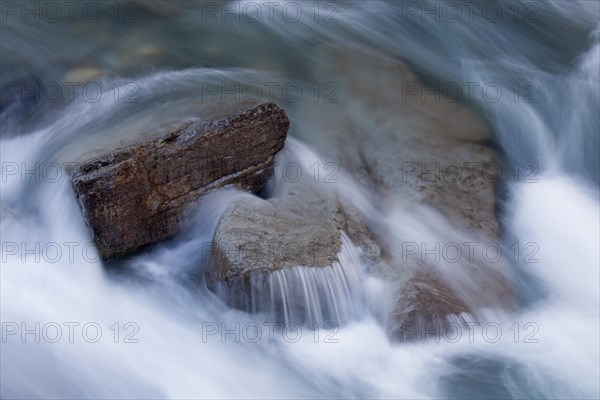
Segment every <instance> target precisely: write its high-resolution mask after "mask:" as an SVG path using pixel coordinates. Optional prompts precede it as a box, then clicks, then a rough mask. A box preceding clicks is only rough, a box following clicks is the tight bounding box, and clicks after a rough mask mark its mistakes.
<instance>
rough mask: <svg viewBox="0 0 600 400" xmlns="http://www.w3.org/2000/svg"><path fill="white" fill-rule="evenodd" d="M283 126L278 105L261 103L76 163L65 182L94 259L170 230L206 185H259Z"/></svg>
mask: <svg viewBox="0 0 600 400" xmlns="http://www.w3.org/2000/svg"><path fill="white" fill-rule="evenodd" d="M288 127H289V120H288V118H287V116H286V114H285V112H284V111H283V110H282V109H281V108H279V107H277V106H276V105H274V104H272V103H265V104H260V105H255V106H253V107H250V108H245V109H242V110H239V111H238V112H237V113H234V114H231V115H229V116H228V117H224V118H221V119H218V120H214V121H205V120H204V121H200V120H193V121H187V122H185V123H183V124H181V126H180V127H178V128H177V129H174V130H172V131H170V132H169V133H167V134H165V135H162V136H160V137H159V138H156V139H152V140H149V141H146V142H143V143H138V144H134V145H130V146H127V147H124V148H121V149H118V150H114V151H112V152H109V153H107V154H105V155H103V156H100V157H96V158H94V159H91V160H87V161H86V162H84V163H83V164H81V166H80V167H79V168H78V169H77V170H76V171H75V173H74V175H73V177H72V185H73V189H74V191H75V195H76V196H77V198H78V200H79V203H80V205H81V207H82V209H83V212H84V215H85V218H86V220H87V223H88V225H89V227H90V228H91V231H92V233H93V240H94V242H95V244H96V246H97V248H98V251H99V253H100V256H101V257H102V259H105V260H106V259H110V258H113V257H117V256H121V255H124V254H127V253H130V252H133V251H135V250H137V249H140V248H142V247H144V246H147V245H150V244H153V243H157V242H159V241H161V240H164V239H167V238H169V237H172V236H173V235H175V234H176V233H177V232H178V231H179V230H180V229H181V227H182V225H183V223H184V220H185V211H186V209H187V208H188V207H189V206H190V205H192V204H193V203H194V202H196V201H197V200H198V199H199V198H200V197H201V196H203V195H204V194H206V193H208V192H210V191H211V190H214V189H218V188H222V187H226V186H232V187H237V188H241V189H245V190H249V191H253V192H256V191H258V190H260V189H261V188H262V187H263V186H264V185H265V183H266V181H267V179H268V178H269V177H270V176H271V174H272V168H273V157H274V155H275V154H276V153H277V152H278V151H279V150H280V149H281V148H282V147H283V144H284V141H285V138H286V135H287V130H288Z"/></svg>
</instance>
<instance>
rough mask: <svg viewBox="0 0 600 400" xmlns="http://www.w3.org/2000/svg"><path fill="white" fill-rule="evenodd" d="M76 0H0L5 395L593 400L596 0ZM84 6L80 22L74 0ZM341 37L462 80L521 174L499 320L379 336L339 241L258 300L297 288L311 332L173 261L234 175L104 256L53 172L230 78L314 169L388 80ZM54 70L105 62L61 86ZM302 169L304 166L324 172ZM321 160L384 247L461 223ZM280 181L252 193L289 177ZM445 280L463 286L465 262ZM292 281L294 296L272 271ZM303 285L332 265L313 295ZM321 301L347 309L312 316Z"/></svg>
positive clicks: (379, 300) (367, 130) (188, 258)
mask: <svg viewBox="0 0 600 400" xmlns="http://www.w3.org/2000/svg"><path fill="white" fill-rule="evenodd" d="M75 3H77V5H78V7H80V8H77V9H76V12H75V13H74V17H73V18H72V19H70V18H68V17H67V13H66V10H65V9H63V16H62V17H61V18H58V19H56V18H55V14H52V10H50V9H43V6H42V4H44V3H42V2H29V3H27V4H25V3H12V2H3V3H2V16H1V18H2V20H1V23H2V27H1V37H0V49H1V52H2V57H1V61H0V67H1V71H0V77H1V80H2V90H3V93H2V103H0V106H1V107H2V108H1V114H0V122H1V124H2V125H1V133H2V137H1V142H0V143H1V153H0V154H1V157H2V190H1V193H0V200H1V204H2V208H1V213H2V214H1V222H0V232H1V235H2V268H1V271H0V272H1V275H0V278H1V287H0V288H1V310H0V311H1V319H2V324H3V325H2V335H3V337H2V343H1V345H2V348H1V349H2V352H1V375H0V378H1V393H0V395H1V396H2V397H3V398H165V397H169V398H198V397H202V398H218V397H220V398H238V397H242V398H255V397H261V398H263V397H264V398H328V397H332V398H333V397H335V398H361V397H369V398H449V397H450V398H598V397H599V396H600V390H599V386H598V382H599V381H600V374H599V363H600V359H599V352H600V347H599V343H598V337H599V335H600V332H599V325H600V317H599V308H598V307H599V302H600V295H599V292H600V291H599V281H600V276H599V265H600V254H599V242H600V237H599V230H600V228H599V221H600V215H599V199H598V182H599V180H600V174H599V170H598V168H599V158H598V150H599V129H600V118H599V113H598V109H599V104H600V99H599V79H600V78H599V70H600V63H599V61H600V60H599V58H600V54H599V52H600V42H599V41H600V27H599V25H598V19H599V16H600V14H599V3H598V2H596V1H584V0H582V1H568V2H567V1H560V0H550V1H547V2H519V3H517V2H510V1H502V2H479V3H478V2H474V3H477V6H476V8H474V9H472V10H471V9H470V8H469V7H470V6H468V5H466V4H463V3H459V4H460V8H461V10H462V14H461V16H460V17H457V14H456V4H457V3H453V4H455V6H450V5H449V4H450V3H443V2H400V1H397V2H396V1H394V2H380V1H357V2H352V1H347V2H338V3H312V2H292V1H285V2H283V1H282V2H274V3H275V5H271V6H269V5H268V4H267V3H261V2H251V1H239V2H226V3H216V2H178V3H174V4H176V5H177V8H178V9H179V13H177V14H174V15H170V12H169V7H168V6H164V4H163V7H162V8H160V7H159V10H158V11H153V10H151V9H148V8H147V7H140V6H139V4H138V3H111V7H112V8H108V6H107V5H106V3H94V2H88V3H84V2H75ZM472 3H473V2H472ZM36 4H37V7H40V8H39V9H37V11H35V10H36V9H35V7H36ZM56 4H58V3H56ZM86 4H92V6H89V7H87V8H85V6H86ZM98 4H103V5H102V7H105V9H104V11H105V14H104V15H103V16H102V18H100V19H99V20H97V18H96V17H95V16H90V15H95V14H81V12H80V11H79V12H78V11H77V10H81V9H85V10H87V11H86V12H88V13H92V12H93V11H94V10H95V8H94V7H97V5H98ZM158 4H160V3H158ZM490 4H491V5H492V6H493V7H491V6H490ZM94 5H96V6H94ZM24 7H30V8H31V9H33V10H34V12H33V14H31V13H30V14H27V13H23V9H24ZM165 7H166V8H165ZM269 7H272V9H271V10H272V11H273V12H272V14H269V10H270V8H269ZM285 7H287V8H285ZM436 7H437V8H436ZM452 7H454V8H452ZM284 8H285V10H286V13H285V14H284V12H283V10H284ZM44 10H45V11H44ZM257 10H258V11H257ZM427 10H434V11H429V12H427ZM469 10H471V11H472V12H470V11H469ZM483 10H485V12H484V11H483ZM498 10H500V11H498ZM257 12H261V13H262V14H260V15H262V17H260V18H259V17H257V15H258V14H256V13H257ZM498 12H500V14H498ZM36 13H38V14H40V13H42V14H41V15H42V17H41V18H40V20H35V19H34V18H35V15H36ZM44 13H45V14H44ZM115 13H117V14H115ZM157 13H158V14H161V13H162V14H166V15H158V14H157ZM298 13H299V14H298ZM497 15H501V17H496V16H497ZM129 16H131V19H130V20H128V19H127V17H129ZM436 18H438V19H436ZM92 20H94V21H92ZM350 53H357V54H380V55H385V57H387V58H388V59H392V60H394V59H395V60H402V61H404V62H405V63H408V64H409V65H410V66H411V67H412V68H413V69H414V70H415V71H417V72H418V73H419V74H420V76H421V77H422V78H423V79H424V80H425V81H427V82H429V83H430V84H431V85H432V86H435V85H441V86H438V87H448V86H447V85H448V83H455V84H456V83H460V86H462V87H463V88H464V87H466V86H465V83H469V84H470V85H471V87H474V88H476V89H475V90H473V91H471V92H468V93H467V91H465V92H463V93H464V94H463V95H462V97H461V99H460V100H461V101H462V102H463V103H464V104H465V106H468V107H471V108H472V109H474V110H475V111H477V112H478V113H479V114H480V115H481V116H482V117H483V118H484V119H485V120H486V122H487V123H488V124H489V125H490V127H491V128H492V131H493V134H494V140H495V144H496V145H497V148H498V150H499V151H500V152H501V153H502V155H503V157H504V158H505V159H506V161H507V163H508V164H511V165H514V166H515V167H514V168H513V169H514V170H515V171H517V173H521V174H524V175H525V176H527V177H531V178H534V179H533V180H528V179H512V178H513V176H512V175H511V176H510V177H509V176H507V175H504V179H503V188H505V189H503V191H502V193H500V194H499V198H498V203H499V204H500V205H501V207H500V211H499V219H500V221H501V224H502V229H503V240H504V242H505V245H506V246H510V244H511V243H514V242H518V243H535V244H536V245H537V249H538V251H537V253H536V259H537V260H538V262H536V263H523V262H515V263H514V265H513V267H514V274H513V280H514V283H515V285H516V286H517V288H518V290H519V300H520V301H519V306H518V308H517V309H516V310H515V311H514V312H512V313H509V314H503V315H496V316H494V318H496V317H497V319H495V320H494V321H497V322H496V323H495V325H494V327H495V328H496V329H499V330H500V331H501V332H502V334H501V335H495V334H492V333H491V332H490V331H489V330H487V331H486V330H482V328H481V326H479V327H473V329H472V330H470V331H469V332H468V333H469V334H465V335H462V336H461V337H459V338H456V340H454V338H452V340H451V339H450V338H445V339H444V340H441V341H440V342H436V341H435V340H429V341H427V342H426V343H422V342H413V343H392V342H390V341H389V340H388V338H387V336H386V333H385V328H384V327H383V326H382V324H381V322H380V318H379V317H378V315H379V314H380V313H381V312H382V311H381V310H382V308H383V307H384V304H383V302H384V300H383V298H384V297H385V295H384V294H385V290H386V287H385V283H384V282H382V280H381V279H379V278H376V277H373V276H369V275H368V274H364V276H363V273H364V271H363V269H362V268H361V266H360V265H356V264H357V263H358V264H360V262H359V261H356V260H357V258H360V257H359V256H358V255H356V254H353V252H354V251H355V250H354V248H353V247H352V244H351V243H346V244H345V247H344V250H343V251H345V252H346V253H345V254H344V257H341V258H342V263H341V265H339V266H332V267H331V269H328V270H323V271H322V272H321V273H320V274H322V275H323V276H318V274H314V273H312V272H308V271H306V270H302V269H298V270H297V271H295V270H292V271H289V272H286V273H281V274H276V275H274V276H273V277H272V278H271V280H270V282H269V283H270V285H271V287H272V288H273V291H272V292H273V293H275V294H274V295H273V296H275V297H277V294H276V293H281V296H282V297H284V298H286V299H288V300H289V301H290V302H292V301H299V300H304V301H307V302H308V303H307V304H306V306H307V307H306V309H308V310H310V311H309V312H311V313H313V315H314V318H313V321H316V322H320V324H319V325H318V326H316V327H312V328H318V329H309V327H306V326H293V327H290V326H286V327H285V328H283V329H282V328H281V327H280V326H274V325H273V324H270V320H269V316H268V315H266V316H261V315H259V316H253V315H250V314H247V313H244V312H241V311H236V310H234V309H230V308H228V307H227V306H225V305H224V304H223V303H222V302H221V301H220V300H219V299H218V298H217V297H216V296H215V295H213V294H212V293H210V292H209V291H208V290H206V288H203V287H202V286H200V287H198V285H195V284H194V283H193V282H194V279H193V276H194V275H195V274H197V273H198V271H201V269H202V266H203V262H204V260H205V259H206V254H205V253H204V251H203V249H204V248H205V245H206V244H207V243H210V241H211V238H212V233H213V231H214V229H215V226H216V224H217V222H218V219H219V216H220V214H221V213H222V212H223V210H224V209H225V207H227V205H228V204H230V202H231V201H233V200H235V199H236V198H238V197H239V196H245V194H240V193H231V192H225V193H217V194H215V195H212V196H210V197H209V198H208V199H206V200H205V202H204V204H203V206H202V207H201V208H200V210H199V211H198V215H197V218H196V219H195V220H194V221H192V222H191V223H190V227H189V228H188V229H187V230H186V231H185V232H184V233H182V234H181V235H179V236H178V237H176V238H175V239H173V240H171V241H168V242H167V243H163V244H160V245H158V246H155V247H153V248H151V249H149V250H147V251H145V252H143V253H141V254H138V255H136V256H134V257H131V258H128V259H126V260H123V261H120V262H118V263H117V264H116V265H112V264H111V265H103V263H101V262H100V261H98V260H97V257H96V254H95V252H94V249H93V246H90V245H89V243H90V236H89V233H88V231H87V229H86V226H85V223H84V221H83V218H82V216H81V212H80V210H79V207H78V205H77V204H76V202H75V199H74V197H73V195H72V192H71V188H70V184H69V180H68V177H67V175H66V172H65V171H64V170H63V169H58V168H56V166H62V167H64V166H65V165H66V164H65V163H68V162H71V161H76V160H78V159H79V157H81V156H82V155H83V154H85V153H89V152H90V151H100V150H101V149H104V148H109V147H114V146H117V145H121V144H123V143H127V142H130V141H133V140H135V139H137V138H138V137H139V136H140V135H142V136H143V135H144V133H143V132H150V131H152V130H156V129H157V128H156V127H158V126H160V127H163V126H167V125H168V123H169V122H170V121H176V120H178V119H180V118H186V117H189V116H191V115H196V116H198V115H199V116H203V115H212V114H213V113H214V112H215V107H214V106H211V105H210V104H212V102H208V101H207V100H215V98H216V100H221V99H223V97H224V96H225V97H227V96H229V97H232V96H233V97H235V96H239V93H240V92H241V93H244V96H243V97H244V98H248V97H250V96H251V95H252V96H254V95H256V97H257V98H263V99H267V100H274V101H276V102H277V103H279V104H280V105H282V106H283V107H284V108H285V109H286V111H287V112H288V114H289V115H290V117H291V120H292V127H291V129H290V139H288V146H287V147H286V149H284V152H283V154H282V155H281V159H286V158H287V159H289V160H295V161H296V162H297V163H298V164H299V165H301V166H302V168H303V172H304V174H305V175H304V176H309V177H310V179H312V178H313V173H314V171H315V170H314V168H312V169H311V167H312V166H314V163H316V162H318V163H319V165H318V166H317V168H323V167H324V166H326V165H327V163H328V162H329V161H331V160H338V158H339V156H340V154H341V153H342V151H343V150H344V149H345V148H346V147H349V146H350V147H351V146H352V145H353V143H352V141H350V140H346V139H345V138H346V136H344V133H345V132H346V131H347V129H349V127H350V128H351V129H354V130H355V131H359V132H360V134H361V135H363V136H365V135H366V136H368V137H369V138H370V140H372V141H374V142H376V141H378V140H383V138H384V137H385V136H384V135H383V133H382V132H383V131H384V130H385V129H389V126H390V125H393V121H394V120H393V117H394V115H393V110H394V108H393V107H392V106H391V105H390V104H388V102H387V101H386V99H387V98H389V97H388V95H389V93H388V92H389V91H391V92H393V91H394V90H400V89H399V88H395V87H393V86H389V87H385V85H384V86H383V87H382V85H381V84H376V82H377V81H379V82H381V81H382V80H385V79H386V77H385V76H377V75H374V74H372V70H369V69H368V68H367V67H366V66H365V65H367V64H368V63H367V62H365V63H363V62H361V58H360V57H359V58H358V59H357V58H354V59H352V58H345V56H346V55H347V54H350ZM364 57H365V58H367V57H368V56H364ZM382 57H383V56H382ZM353 60H354V61H353ZM365 61H366V60H365ZM334 64H335V65H340V64H342V65H344V68H345V69H346V70H348V71H350V72H351V73H352V74H353V75H352V76H355V77H360V79H359V81H360V84H361V85H363V87H364V88H366V89H365V90H364V91H363V93H364V98H352V97H348V96H346V93H347V92H346V91H345V89H346V88H345V87H344V85H343V84H338V82H339V79H338V78H339V76H338V75H337V72H335V71H336V69H335V68H334V67H333V66H334ZM75 67H78V68H80V71H81V68H87V71H88V73H93V74H95V72H90V70H91V71H94V70H100V71H103V72H104V73H105V74H103V75H101V76H100V77H99V78H96V79H95V82H96V84H95V86H93V87H88V88H87V89H84V90H82V87H83V85H81V86H79V87H76V88H74V90H73V92H72V93H71V94H72V95H71V96H69V93H70V92H69V91H68V90H67V89H68V88H69V86H68V85H65V84H64V83H65V81H77V80H78V79H77V78H74V75H67V74H68V72H69V71H71V70H73V68H75ZM79 76H80V77H81V72H80V75H79ZM35 85H37V88H38V89H37V90H33V92H32V90H31V88H32V87H34V86H35ZM244 85H246V86H244ZM444 85H446V86H444ZM40 87H41V88H43V90H40V89H39V88H40ZM270 87H271V88H273V90H272V91H269V88H270ZM15 88H17V89H16V90H15ZM23 88H26V89H27V90H22V89H23ZM283 88H286V89H285V90H284V89H283ZM479 88H486V89H489V90H487V91H482V90H479ZM490 88H491V89H490ZM498 88H500V89H501V90H502V93H503V95H502V96H496V95H495V94H494V90H497V89H498ZM52 90H54V92H53V91H52ZM56 90H58V93H61V94H62V95H63V96H62V98H60V99H55V94H56V93H57V92H56ZM300 90H301V91H302V95H298V93H299V91H300ZM386 91H388V92H386ZM40 93H41V95H40ZM223 93H229V94H228V95H224V94H223ZM207 94H209V96H208V98H207ZM239 98H240V97H237V99H239ZM226 100H231V99H226ZM234 100H236V99H235V98H234ZM365 105H368V106H365ZM219 107H220V106H218V105H217V106H216V108H217V109H219ZM204 113H205V114H204ZM343 124H349V125H343ZM161 129H163V128H161ZM165 129H166V128H165ZM336 165H337V164H333V166H331V167H332V168H335V167H336ZM320 171H321V173H322V175H321V178H320V179H318V181H319V182H322V181H324V179H323V176H326V174H327V172H328V170H327V169H325V168H323V169H321V170H320ZM337 172H338V173H337V175H336V177H337V178H339V181H338V182H337V184H336V185H332V188H333V190H334V191H336V192H337V193H338V194H339V195H340V196H345V197H346V198H348V199H349V200H350V201H351V202H352V203H353V204H354V205H355V206H356V207H357V208H358V209H359V210H360V211H361V212H362V213H363V215H364V216H365V217H366V218H367V219H368V220H369V221H370V222H371V223H372V224H374V225H375V226H379V227H381V229H384V230H385V231H386V232H390V233H391V236H390V239H389V240H391V241H392V242H393V241H394V238H396V237H401V236H402V235H407V234H409V235H413V236H414V237H418V238H424V239H423V240H426V241H434V240H436V238H438V239H439V240H446V239H447V238H449V237H450V238H457V240H458V239H460V240H462V239H463V238H464V237H465V235H467V234H468V233H465V232H460V231H458V230H457V229H456V228H454V227H452V226H451V225H449V224H447V223H445V222H444V221H443V219H440V218H441V217H440V216H439V214H438V213H436V212H435V211H434V210H431V209H427V208H425V207H423V208H422V209H420V211H419V213H418V214H414V215H406V214H404V213H403V212H402V209H401V208H398V209H397V208H396V207H395V205H394V204H389V203H388V202H383V201H380V199H379V198H378V196H379V194H377V193H375V192H369V191H367V190H365V189H363V188H362V186H360V185H358V184H357V182H355V181H354V180H353V179H352V178H350V175H349V174H347V172H348V171H344V170H339V171H337ZM278 176H279V175H277V174H276V175H275V179H274V180H273V182H271V185H270V190H271V191H272V192H273V193H277V192H278V191H282V190H285V186H286V184H289V182H283V181H282V180H281V179H278ZM323 185H325V184H324V183H323ZM396 234H397V235H398V236H395V235H396ZM344 240H345V241H346V240H347V239H344ZM519 260H522V258H519ZM517 261H518V260H517ZM294 275H295V276H294ZM447 278H448V283H449V284H450V285H454V286H455V287H458V288H463V289H464V288H466V289H465V290H467V289H468V288H469V286H468V284H467V283H468V282H467V281H468V277H458V278H457V277H454V281H453V278H452V277H450V276H448V277H447ZM298 281H302V282H304V284H305V285H306V288H305V289H304V290H303V291H300V293H298V294H297V295H295V294H294V292H293V291H289V290H288V289H286V285H288V284H290V282H298ZM317 281H320V282H329V283H331V282H334V283H335V282H337V283H335V284H334V286H333V288H332V289H331V290H330V291H327V290H325V291H324V292H319V291H320V290H321V289H319V286H318V284H317V283H316V282H317ZM457 281H458V282H457ZM466 282H467V283H466ZM345 285H346V286H345ZM344 287H345V288H346V289H345V290H346V291H345V292H344V291H343V290H342V291H341V292H340V290H341V289H340V288H344ZM290 290H291V289H290ZM306 293H312V297H306V296H305V295H306ZM332 293H333V294H334V295H332ZM465 293H467V294H468V293H475V292H469V291H468V290H467V291H466V292H465ZM303 296H305V297H304V298H303ZM469 296H472V297H473V296H476V294H470V295H469ZM299 297H300V299H298V298H299ZM472 300H473V302H474V303H476V302H477V299H476V298H472ZM319 302H322V303H324V304H323V305H322V307H318V304H319ZM332 304H334V305H335V306H332V307H330V308H328V307H329V306H331V305H332ZM325 305H326V306H327V307H325ZM321 310H327V311H328V312H329V311H331V312H330V313H329V314H327V313H325V314H323V315H318V313H319V312H321ZM288 311H289V312H293V311H294V308H293V307H292V308H290V309H289V310H288ZM324 312H325V311H324ZM293 319H294V317H293V316H291V317H289V320H290V321H293ZM331 319H334V320H339V321H344V322H345V323H344V324H342V326H340V327H338V326H337V325H331V326H326V324H325V323H324V322H325V321H326V320H331ZM36 323H39V324H40V325H39V328H37V329H36ZM86 324H87V325H86ZM236 324H237V325H236ZM25 329H28V330H30V331H31V332H30V333H26V334H24V335H23V331H24V330H25ZM59 331H60V332H61V334H62V336H60V337H58V336H57V332H59ZM492 331H493V330H492ZM36 332H37V333H36ZM100 332H101V335H97V333H100ZM36 335H37V338H39V340H38V341H39V342H36ZM490 336H493V339H494V340H490ZM496 336H497V337H496Z"/></svg>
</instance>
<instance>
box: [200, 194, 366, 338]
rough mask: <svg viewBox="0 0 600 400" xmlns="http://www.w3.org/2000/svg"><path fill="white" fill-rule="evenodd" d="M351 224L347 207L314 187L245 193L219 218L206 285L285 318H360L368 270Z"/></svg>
mask: <svg viewBox="0 0 600 400" xmlns="http://www.w3.org/2000/svg"><path fill="white" fill-rule="evenodd" d="M345 226H346V216H345V213H344V210H343V209H342V207H341V206H340V205H339V204H338V203H337V202H336V201H335V200H333V199H327V198H324V197H322V196H320V195H319V194H318V193H317V191H313V190H310V189H308V188H304V189H303V190H301V191H292V192H290V193H288V194H287V195H285V196H283V197H279V198H275V199H272V200H269V201H267V200H262V199H259V198H244V199H241V200H239V201H237V202H235V203H234V204H233V205H232V206H231V207H230V208H229V209H228V210H227V211H225V213H224V214H223V216H222V217H221V219H220V221H219V224H218V226H217V229H216V232H215V235H214V239H213V251H212V254H211V255H210V256H209V258H208V260H207V265H206V269H205V273H204V276H205V279H206V284H207V286H208V287H209V289H211V290H212V291H214V292H215V293H217V295H218V296H219V297H221V298H222V299H223V300H224V301H225V302H227V303H228V304H230V305H232V306H234V307H236V308H238V309H241V310H244V311H250V312H254V313H261V312H264V313H266V314H267V315H269V316H270V317H273V318H275V319H276V320H277V321H281V322H286V323H290V322H294V323H308V324H314V323H317V324H321V326H323V324H325V323H328V322H333V323H338V324H341V323H344V322H347V321H349V320H352V319H355V318H357V317H358V316H359V315H360V314H361V311H362V307H363V302H362V281H363V272H364V271H363V267H362V260H361V254H360V250H359V249H358V248H357V247H356V246H355V245H354V244H353V242H352V240H351V239H350V238H349V237H348V235H347V234H346V233H344V229H345Z"/></svg>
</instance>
